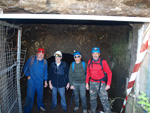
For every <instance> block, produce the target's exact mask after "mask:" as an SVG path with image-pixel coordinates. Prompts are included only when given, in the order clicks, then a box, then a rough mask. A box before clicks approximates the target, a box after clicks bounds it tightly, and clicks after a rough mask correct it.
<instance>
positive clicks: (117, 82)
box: [21, 24, 137, 112]
mask: <svg viewBox="0 0 150 113" xmlns="http://www.w3.org/2000/svg"><path fill="white" fill-rule="evenodd" d="M21 27H22V30H23V33H22V49H25V48H27V57H26V59H28V58H29V57H30V56H31V55H33V54H35V52H36V50H37V48H39V47H43V48H45V49H46V54H45V58H46V59H48V58H49V57H51V56H52V55H53V54H54V52H55V51H57V50H61V51H62V53H69V54H73V51H74V50H78V51H80V52H81V54H82V56H83V60H84V61H85V62H88V60H89V59H90V58H91V49H92V48H93V47H95V46H97V47H100V49H101V57H102V58H104V59H106V60H107V62H108V64H109V66H110V68H111V70H112V73H113V75H112V76H113V77H112V85H111V89H110V90H109V97H110V98H115V97H123V98H124V97H125V87H126V77H128V76H129V70H130V61H131V60H132V59H131V58H132V57H131V56H132V55H134V54H136V53H135V51H134V52H133V51H131V49H132V47H134V48H136V45H137V42H136V41H137V40H134V41H133V37H132V27H131V26H129V25H116V26H108V25H107V26H105V25H103V26H100V25H53V24H51V25H48V24H24V25H22V26H21ZM133 45H134V46H133ZM122 102H123V100H116V101H115V103H114V104H113V108H114V109H115V111H117V112H119V111H120V109H121V107H122Z"/></svg>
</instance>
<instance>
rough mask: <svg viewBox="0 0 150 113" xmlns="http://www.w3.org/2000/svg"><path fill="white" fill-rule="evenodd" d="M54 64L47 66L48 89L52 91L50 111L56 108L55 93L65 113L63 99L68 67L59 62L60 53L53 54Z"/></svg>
mask: <svg viewBox="0 0 150 113" xmlns="http://www.w3.org/2000/svg"><path fill="white" fill-rule="evenodd" d="M54 56H55V62H52V63H51V65H50V66H49V74H48V80H49V87H50V89H51V90H52V104H51V109H54V108H55V107H56V106H57V92H59V94H60V97H61V106H62V109H63V111H64V112H67V105H66V98H65V87H66V88H67V89H68V88H69V78H68V71H69V67H68V65H67V63H66V62H63V61H61V59H62V53H61V52H60V51H56V52H55V53H54Z"/></svg>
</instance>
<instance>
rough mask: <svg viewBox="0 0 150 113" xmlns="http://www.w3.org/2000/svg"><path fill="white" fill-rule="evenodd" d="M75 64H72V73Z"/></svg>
mask: <svg viewBox="0 0 150 113" xmlns="http://www.w3.org/2000/svg"><path fill="white" fill-rule="evenodd" d="M74 65H75V62H72V72H73V71H74Z"/></svg>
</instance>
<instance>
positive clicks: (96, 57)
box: [92, 52, 100, 60]
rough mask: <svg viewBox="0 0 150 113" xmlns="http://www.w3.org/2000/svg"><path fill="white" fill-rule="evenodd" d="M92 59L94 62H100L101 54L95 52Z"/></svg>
mask: <svg viewBox="0 0 150 113" xmlns="http://www.w3.org/2000/svg"><path fill="white" fill-rule="evenodd" d="M92 57H93V59H94V60H98V59H99V57H100V53H98V52H94V53H92Z"/></svg>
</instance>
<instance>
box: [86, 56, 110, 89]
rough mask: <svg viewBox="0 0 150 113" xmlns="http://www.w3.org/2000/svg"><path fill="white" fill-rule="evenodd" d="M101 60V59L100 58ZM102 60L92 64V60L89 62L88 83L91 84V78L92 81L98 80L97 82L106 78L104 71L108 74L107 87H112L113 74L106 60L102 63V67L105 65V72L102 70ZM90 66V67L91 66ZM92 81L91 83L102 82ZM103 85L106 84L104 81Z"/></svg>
mask: <svg viewBox="0 0 150 113" xmlns="http://www.w3.org/2000/svg"><path fill="white" fill-rule="evenodd" d="M100 59H101V58H100ZM100 59H99V60H98V61H97V62H95V61H92V63H91V64H90V62H91V59H90V60H89V61H88V66H87V75H86V83H89V78H90V77H91V78H92V79H96V80H99V79H102V78H103V77H104V73H103V70H104V72H106V73H107V76H108V78H107V85H109V86H110V85H111V79H112V72H111V70H110V68H109V66H108V64H107V62H106V60H103V61H102V65H103V70H102V67H101V65H100ZM89 64H90V66H89ZM92 79H90V81H92V82H100V81H94V80H92ZM102 83H105V82H104V81H102Z"/></svg>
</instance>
